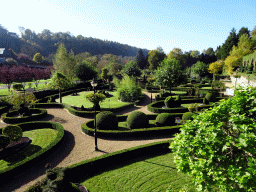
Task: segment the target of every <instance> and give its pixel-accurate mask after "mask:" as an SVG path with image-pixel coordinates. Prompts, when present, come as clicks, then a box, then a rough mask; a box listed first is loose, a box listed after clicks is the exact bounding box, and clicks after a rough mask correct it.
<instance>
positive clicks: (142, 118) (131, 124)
mask: <svg viewBox="0 0 256 192" xmlns="http://www.w3.org/2000/svg"><path fill="white" fill-rule="evenodd" d="M126 123H127V127H128V128H129V129H136V128H145V127H148V126H149V120H148V117H147V115H146V114H145V113H143V112H141V111H134V112H132V113H130V114H129V115H128V117H127V120H126Z"/></svg>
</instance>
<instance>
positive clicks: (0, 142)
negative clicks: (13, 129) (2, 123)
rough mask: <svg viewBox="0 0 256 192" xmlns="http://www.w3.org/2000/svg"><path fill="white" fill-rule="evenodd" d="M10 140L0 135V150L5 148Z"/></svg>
mask: <svg viewBox="0 0 256 192" xmlns="http://www.w3.org/2000/svg"><path fill="white" fill-rule="evenodd" d="M10 142H11V141H10V138H9V137H5V136H3V135H0V149H2V148H5V147H6V146H7V145H8V144H9V143H10Z"/></svg>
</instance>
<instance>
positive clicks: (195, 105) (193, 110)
mask: <svg viewBox="0 0 256 192" xmlns="http://www.w3.org/2000/svg"><path fill="white" fill-rule="evenodd" d="M188 110H189V111H190V112H195V111H197V110H198V104H197V103H194V104H191V105H190V106H189V108H188Z"/></svg>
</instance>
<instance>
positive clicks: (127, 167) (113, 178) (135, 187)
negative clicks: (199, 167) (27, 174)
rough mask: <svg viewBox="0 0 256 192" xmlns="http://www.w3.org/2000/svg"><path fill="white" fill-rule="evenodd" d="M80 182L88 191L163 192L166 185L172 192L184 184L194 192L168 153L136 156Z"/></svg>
mask: <svg viewBox="0 0 256 192" xmlns="http://www.w3.org/2000/svg"><path fill="white" fill-rule="evenodd" d="M81 184H82V185H84V186H86V188H87V189H88V190H90V192H98V191H111V192H129V191H131V192H134V191H140V192H148V191H156V192H157V191H159V192H165V191H166V190H167V188H168V187H169V186H170V185H171V186H172V188H173V189H174V191H175V192H176V191H179V190H181V189H182V188H183V186H185V185H186V184H188V187H187V189H188V191H190V192H192V191H196V189H195V186H194V185H193V183H192V180H191V178H190V177H189V176H187V175H185V174H183V173H180V172H178V171H177V169H176V167H175V164H174V155H173V154H172V153H168V154H165V155H161V156H156V157H151V158H148V159H143V160H141V159H140V158H137V159H136V162H133V163H131V164H124V166H123V167H119V168H116V169H115V168H113V169H112V170H109V171H106V172H103V173H101V174H98V175H96V176H93V177H91V178H89V179H87V180H85V181H84V182H82V183H81Z"/></svg>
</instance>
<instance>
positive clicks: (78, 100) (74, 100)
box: [56, 91, 129, 108]
mask: <svg viewBox="0 0 256 192" xmlns="http://www.w3.org/2000/svg"><path fill="white" fill-rule="evenodd" d="M88 93H93V91H83V92H79V93H78V96H71V95H68V96H65V97H63V98H62V103H66V104H69V105H73V106H76V107H81V106H82V105H83V106H84V107H85V108H92V107H93V104H92V103H91V102H90V101H88V100H86V99H85V95H86V94H88ZM109 93H110V94H112V95H113V97H109V98H106V99H105V100H104V101H102V102H101V103H100V107H101V108H109V107H110V108H114V107H122V106H124V105H126V104H129V103H128V102H120V101H118V99H117V93H116V92H111V91H110V92H109ZM109 100H110V101H109ZM59 101H60V100H59V99H56V102H59Z"/></svg>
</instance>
